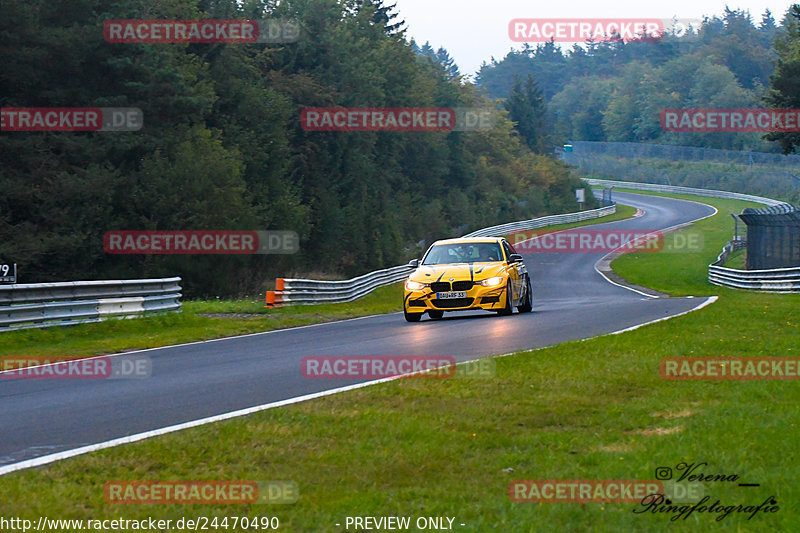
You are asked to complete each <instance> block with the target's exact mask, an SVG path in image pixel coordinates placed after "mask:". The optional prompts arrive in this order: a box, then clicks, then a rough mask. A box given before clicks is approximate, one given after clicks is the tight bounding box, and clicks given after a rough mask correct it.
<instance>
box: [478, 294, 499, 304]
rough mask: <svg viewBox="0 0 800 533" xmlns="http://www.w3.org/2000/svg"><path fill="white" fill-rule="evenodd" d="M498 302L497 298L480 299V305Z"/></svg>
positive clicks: (486, 297) (485, 297)
mask: <svg viewBox="0 0 800 533" xmlns="http://www.w3.org/2000/svg"><path fill="white" fill-rule="evenodd" d="M499 301H500V297H499V296H484V297H483V298H481V303H482V304H496V303H497V302H499Z"/></svg>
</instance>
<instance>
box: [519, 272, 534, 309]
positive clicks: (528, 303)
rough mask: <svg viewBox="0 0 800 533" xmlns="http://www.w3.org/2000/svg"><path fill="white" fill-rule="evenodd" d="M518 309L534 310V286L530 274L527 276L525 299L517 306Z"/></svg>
mask: <svg viewBox="0 0 800 533" xmlns="http://www.w3.org/2000/svg"><path fill="white" fill-rule="evenodd" d="M517 311H519V312H520V313H530V312H531V311H533V287H531V278H529V277H528V276H525V301H524V302H522V303H521V304H520V305H518V306H517Z"/></svg>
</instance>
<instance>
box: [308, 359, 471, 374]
mask: <svg viewBox="0 0 800 533" xmlns="http://www.w3.org/2000/svg"><path fill="white" fill-rule="evenodd" d="M300 369H301V372H302V374H303V377H304V378H307V379H383V378H390V377H397V376H403V377H410V378H423V379H431V378H433V379H436V378H439V379H442V378H444V379H446V378H452V377H453V376H455V375H456V362H455V359H453V358H452V357H450V356H431V355H386V356H382V355H368V356H356V355H351V356H344V355H314V356H307V357H303V359H302V360H301V361H300Z"/></svg>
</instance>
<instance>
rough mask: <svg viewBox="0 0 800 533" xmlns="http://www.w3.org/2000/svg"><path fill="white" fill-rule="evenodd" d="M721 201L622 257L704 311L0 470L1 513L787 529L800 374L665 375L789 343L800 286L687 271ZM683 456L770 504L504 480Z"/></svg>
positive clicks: (722, 219)
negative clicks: (703, 217) (228, 489)
mask: <svg viewBox="0 0 800 533" xmlns="http://www.w3.org/2000/svg"><path fill="white" fill-rule="evenodd" d="M702 201H704V202H706V203H710V204H713V205H717V200H715V199H703V200H702ZM723 202H724V201H723ZM727 207H728V208H733V206H727ZM725 208H726V206H725V205H723V204H719V205H718V209H720V211H721V214H719V215H717V216H715V217H713V218H711V219H708V220H707V221H706V227H705V228H704V231H707V232H708V236H707V238H706V244H707V245H708V246H707V248H706V249H705V250H704V252H703V253H701V254H700V253H699V254H697V257H688V256H681V255H678V254H639V256H626V257H624V258H622V259H620V260H619V261H618V262H619V263H620V265H621V267H622V268H621V270H620V271H623V270H625V269H626V268H627V269H628V270H629V271H630V273H631V275H635V276H639V277H638V279H636V280H634V281H637V282H639V283H643V284H646V285H649V286H657V287H660V288H661V289H664V290H666V291H667V292H670V293H680V292H683V291H691V292H692V293H694V294H698V295H699V294H701V293H702V294H711V293H714V294H719V295H720V299H719V301H718V302H717V303H715V304H713V305H711V306H709V307H707V308H705V309H704V310H701V311H698V312H695V313H691V314H689V315H685V316H683V317H678V318H675V319H672V320H669V321H666V322H660V323H656V324H652V325H650V326H646V327H643V328H640V329H638V330H635V331H632V332H628V333H625V334H622V335H613V336H604V337H599V338H595V339H591V340H587V341H576V342H569V343H564V344H561V345H558V346H554V347H551V348H546V349H540V350H533V351H527V352H521V353H518V354H515V355H512V356H508V357H503V358H499V359H497V360H496V362H497V373H496V376H494V377H491V378H483V379H471V380H470V379H451V380H423V379H409V380H399V381H394V382H391V383H386V384H381V385H375V386H371V387H368V388H363V389H358V390H354V391H350V392H347V393H343V394H338V395H336V396H331V397H325V398H322V399H318V400H315V401H312V402H306V403H303V404H297V405H293V406H288V407H284V408H279V409H273V410H270V411H266V412H262V413H258V414H254V415H251V416H248V417H246V418H241V419H235V420H229V421H226V422H222V423H218V424H213V425H208V426H202V427H198V428H193V429H190V430H186V431H182V432H179V433H175V434H171V435H167V436H164V437H160V438H154V439H150V440H147V441H142V442H139V443H135V444H131V445H125V446H122V447H119V448H114V449H109V450H103V451H100V452H96V453H93V454H90V455H85V456H81V457H77V458H73V459H70V460H66V461H62V462H59V463H56V464H53V465H51V466H48V467H46V468H42V469H39V470H29V471H24V472H19V473H14V474H10V475H8V476H5V477H3V478H0V516H6V517H7V516H22V517H26V518H32V519H35V518H36V517H38V516H39V515H47V516H49V517H51V518H52V517H59V518H98V517H101V518H106V517H118V516H123V517H125V518H144V517H148V516H154V517H158V518H165V519H166V518H170V519H173V520H177V519H178V518H180V517H184V516H243V515H247V516H251V517H254V516H265V515H271V516H277V517H279V519H280V521H281V529H280V530H282V531H309V532H311V531H344V527H343V526H339V527H337V526H336V525H335V524H337V523H339V524H344V520H345V518H346V517H347V516H387V515H390V516H411V517H419V516H449V517H455V522H454V523H455V524H461V523H464V524H466V525H465V526H464V527H461V526H457V527H456V529H457V530H460V531H514V532H517V531H537V532H538V531H542V532H550V531H592V532H594V531H597V532H605V531H648V532H649V531H675V530H677V531H698V530H702V531H748V532H749V531H756V532H758V531H765V532H766V531H795V530H796V529H797V526H798V524H800V510H798V506H797V505H795V503H794V502H796V501H797V499H798V497H800V494H798V492H800V489H798V486H797V484H796V480H797V479H798V477H799V475H800V472H799V471H798V469H799V467H798V464H797V461H796V460H794V457H795V455H796V454H795V450H794V448H795V443H796V442H797V441H798V438H800V428H799V427H798V423H799V422H798V417H797V404H798V401H800V392H798V387H797V385H796V382H792V381H784V382H781V381H771V382H766V381H765V382H757V381H752V382H747V381H709V382H703V381H686V382H674V381H666V380H663V379H661V378H660V377H659V373H658V365H659V361H660V360H661V359H662V358H663V357H669V356H719V355H731V356H732V355H737V356H790V355H798V353H797V352H798V351H800V343H798V339H800V321H799V320H798V318H797V312H796V310H797V308H798V305H800V295H773V294H761V293H748V292H743V291H734V290H726V289H722V288H718V287H713V286H710V285H707V284H704V283H703V282H701V281H698V280H701V279H703V278H704V276H705V269H706V265H707V264H708V263H709V262H710V261H709V260H708V258H709V257H711V256H715V255H716V252H715V251H716V249H717V248H718V247H721V246H722V244H723V243H724V242H725V240H727V239H728V238H729V233H730V232H729V231H726V230H725V225H726V224H729V222H728V220H729V219H730V217H729V216H728V215H727V214H725V213H724V209H725ZM685 262H688V263H691V264H692V265H693V268H692V269H689V272H690V274H691V275H690V276H689V278H688V279H686V280H684V279H682V278H680V277H675V275H676V274H679V273H681V272H684V270H683V266H682V263H685ZM625 263H628V264H627V265H626V264H625ZM645 265H647V266H648V267H649V269H644V268H642V267H643V266H645ZM614 266H615V267H617V263H616V262H615V264H614ZM695 269H696V270H697V272H695ZM684 461H685V462H689V463H691V462H706V463H708V466H706V467H703V468H701V470H702V471H703V472H704V473H707V474H708V473H713V474H717V473H722V474H737V475H738V476H739V478H740V479H739V480H738V482H744V483H759V484H760V487H751V488H743V487H738V486H737V484H736V483H731V482H707V483H705V484H704V488H705V493H706V494H707V495H709V496H710V497H711V501H709V502H708V503H709V504H710V503H712V502H714V501H715V500H717V499H718V500H720V501H721V503H722V504H723V505H726V506H727V505H737V504H742V505H758V504H760V503H761V502H762V501H763V500H765V499H766V498H767V497H768V496H774V497H775V499H776V500H777V505H778V506H779V510H778V512H776V513H774V514H770V515H763V514H759V515H758V516H756V517H755V518H753V519H752V520H748V519H747V515H743V514H737V513H733V514H731V515H730V516H728V517H727V518H724V519H722V520H719V521H717V520H715V519H716V518H718V517H719V515H718V514H715V515H709V514H700V513H695V514H693V515H692V516H691V517H689V518H688V519H687V520H683V519H680V520H677V521H671V520H670V517H671V516H672V514H668V513H663V514H635V513H634V512H633V510H634V509H636V508H638V507H639V506H637V505H636V504H632V503H609V504H602V503H588V504H577V503H546V504H544V503H543V504H535V503H512V502H511V501H510V500H509V497H508V486H509V483H510V482H511V481H512V480H517V479H539V480H544V479H652V478H653V477H654V470H655V469H656V468H657V467H659V466H670V467H672V468H673V470H674V469H675V467H676V465H677V464H678V463H680V462H684ZM119 479H129V480H136V479H148V480H159V479H160V480H178V479H183V480H203V479H219V480H241V479H248V480H293V481H295V482H296V483H297V484H298V486H299V489H300V498H299V500H298V502H297V503H295V504H292V505H271V506H270V505H227V506H226V505H217V506H206V505H113V504H109V503H107V502H106V501H105V500H104V498H103V485H104V484H105V483H106V482H107V481H110V480H119ZM414 530H416V529H414V528H412V531H414ZM351 531H352V529H351Z"/></svg>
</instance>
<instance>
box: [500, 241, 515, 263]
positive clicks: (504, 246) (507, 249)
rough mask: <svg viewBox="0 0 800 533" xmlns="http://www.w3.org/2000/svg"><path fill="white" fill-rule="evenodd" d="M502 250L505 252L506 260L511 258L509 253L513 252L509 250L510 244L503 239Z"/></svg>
mask: <svg viewBox="0 0 800 533" xmlns="http://www.w3.org/2000/svg"><path fill="white" fill-rule="evenodd" d="M503 250H504V251H505V253H506V261H508V260H509V259H511V254H512V253H514V252H512V251H511V245H509V244H508V242H506V241H503Z"/></svg>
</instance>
